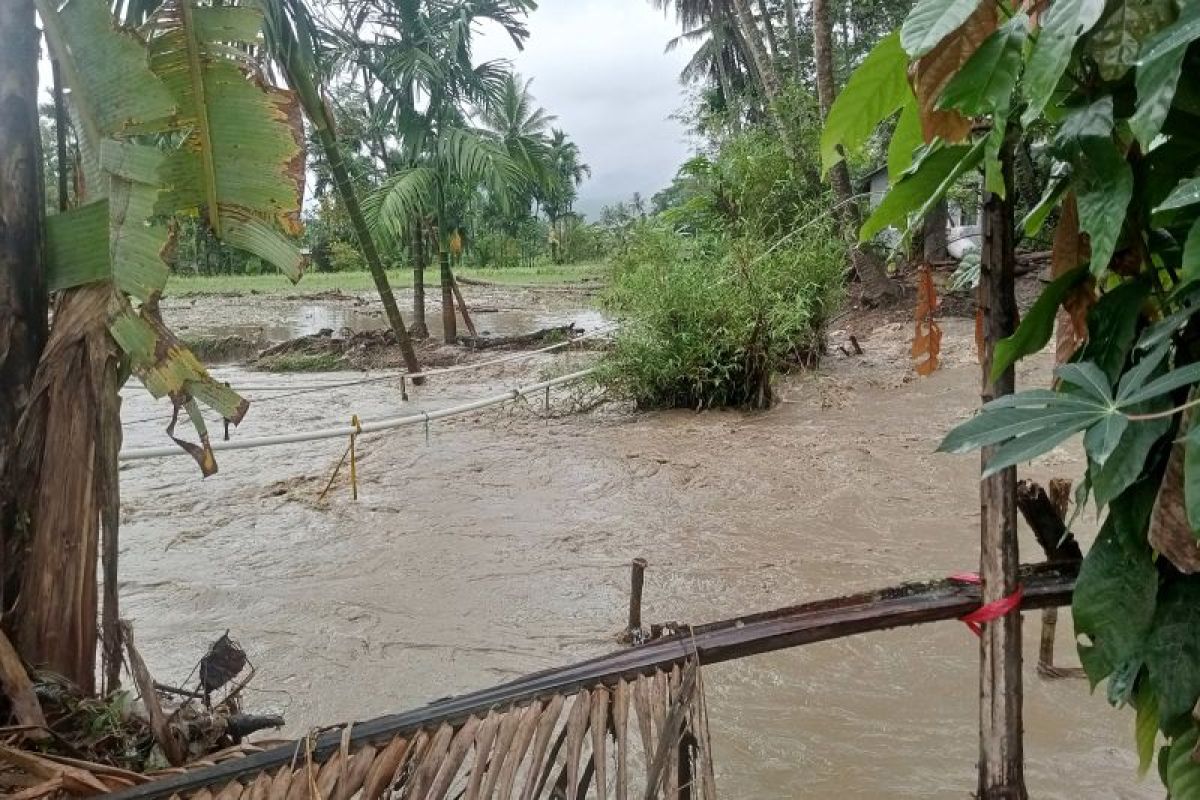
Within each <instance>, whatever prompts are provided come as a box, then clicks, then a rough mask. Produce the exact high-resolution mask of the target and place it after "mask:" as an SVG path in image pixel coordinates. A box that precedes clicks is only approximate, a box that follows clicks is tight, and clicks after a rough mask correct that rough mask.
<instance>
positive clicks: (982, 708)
mask: <svg viewBox="0 0 1200 800" xmlns="http://www.w3.org/2000/svg"><path fill="white" fill-rule="evenodd" d="M1012 152H1013V141H1012V136H1011V135H1009V136H1008V137H1006V139H1005V142H1004V145H1003V146H1002V147H1001V151H1000V161H1001V169H1002V172H1003V177H1004V185H1005V187H1006V192H1005V197H1000V196H999V195H997V194H994V193H992V192H985V199H984V205H983V230H982V234H983V237H982V238H983V243H982V248H983V249H982V253H981V259H980V280H979V312H980V313H981V314H982V315H983V331H984V350H983V359H982V360H983V364H982V366H983V386H982V390H981V392H980V394H981V396H982V400H983V402H984V403H987V402H989V401H991V400H993V399H995V398H997V397H1000V396H1001V395H1006V394H1012V392H1013V391H1014V389H1015V386H1016V376H1015V372H1014V370H1013V369H1012V368H1011V367H1010V368H1009V369H1007V370H1005V371H1004V373H1003V374H1001V375H999V376H998V377H997V378H996V379H995V380H993V379H992V360H993V358H994V357H995V349H996V343H997V342H999V341H1000V340H1001V339H1004V338H1005V337H1007V336H1009V335H1011V334H1012V332H1013V331H1014V330H1015V328H1016V322H1017V302H1016V290H1015V284H1014V267H1015V257H1014V249H1013V245H1014V243H1013V206H1012V195H1013V191H1012V185H1013V182H1012ZM994 451H995V448H992V447H988V448H984V450H983V463H984V464H985V465H986V464H987V462H988V461H989V460H990V459H991V457H992V454H993V453H994ZM979 516H980V554H979V574H980V576H981V577H982V579H983V602H984V603H993V602H996V601H998V600H1001V599H1003V598H1005V597H1008V596H1010V595H1012V594H1013V593H1014V592H1016V591H1017V588H1018V583H1017V568H1018V566H1019V565H1020V559H1019V553H1018V549H1017V471H1016V469H1015V468H1011V467H1010V468H1009V469H1005V470H1002V471H1001V472H999V473H997V474H996V475H993V476H991V477H990V478H987V479H986V480H984V481H983V482H982V484H981V486H980V515H979ZM979 655H980V664H979V786H978V792H977V796H978V797H980V798H981V799H982V800H1024V799H1025V798H1026V797H1028V793H1027V792H1026V789H1025V774H1024V752H1023V747H1022V734H1023V723H1022V719H1021V711H1022V708H1021V707H1022V687H1021V614H1020V612H1019V611H1014V612H1013V613H1011V614H1008V615H1006V616H1004V617H1003V618H1001V619H998V620H996V621H994V622H988V623H985V624H984V626H983V634H982V636H981V637H980V647H979Z"/></svg>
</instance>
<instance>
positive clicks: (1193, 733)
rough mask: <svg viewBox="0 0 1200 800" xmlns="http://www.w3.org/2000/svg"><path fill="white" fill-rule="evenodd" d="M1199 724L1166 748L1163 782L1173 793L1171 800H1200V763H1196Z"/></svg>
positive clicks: (1191, 727) (1192, 725) (1189, 728)
mask: <svg viewBox="0 0 1200 800" xmlns="http://www.w3.org/2000/svg"><path fill="white" fill-rule="evenodd" d="M1196 724H1197V723H1192V724H1191V725H1189V726H1188V729H1187V731H1186V732H1185V733H1184V734H1183V735H1182V736H1179V737H1178V738H1176V739H1175V740H1174V741H1172V742H1171V746H1170V747H1169V748H1164V752H1165V756H1166V765H1165V769H1164V770H1163V772H1164V773H1165V776H1164V779H1163V782H1164V783H1165V784H1166V785H1167V791H1169V792H1170V793H1171V797H1170V800H1200V762H1197V761H1196V750H1197V748H1200V730H1198V729H1197V728H1196Z"/></svg>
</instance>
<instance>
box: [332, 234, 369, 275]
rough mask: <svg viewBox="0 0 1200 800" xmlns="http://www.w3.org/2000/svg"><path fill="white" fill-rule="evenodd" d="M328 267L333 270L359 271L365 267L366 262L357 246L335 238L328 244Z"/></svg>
mask: <svg viewBox="0 0 1200 800" xmlns="http://www.w3.org/2000/svg"><path fill="white" fill-rule="evenodd" d="M329 268H330V269H331V270H333V271H334V272H360V271H362V270H364V269H366V268H367V262H366V259H364V258H363V256H362V253H360V252H359V250H358V248H357V247H355V246H354V245H352V244H349V243H348V242H343V241H340V240H335V241H334V242H332V243H331V244H330V245H329Z"/></svg>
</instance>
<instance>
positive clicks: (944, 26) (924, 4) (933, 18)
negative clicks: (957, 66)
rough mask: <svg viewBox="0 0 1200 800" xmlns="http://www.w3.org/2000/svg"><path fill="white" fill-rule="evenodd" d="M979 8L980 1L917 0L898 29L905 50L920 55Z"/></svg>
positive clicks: (914, 56)
mask: <svg viewBox="0 0 1200 800" xmlns="http://www.w3.org/2000/svg"><path fill="white" fill-rule="evenodd" d="M978 7H979V0H918V2H917V4H916V5H915V6H913V9H912V11H910V12H909V13H908V17H907V18H905V20H904V25H903V26H902V27H901V28H900V42H901V44H902V45H903V47H904V52H906V53H908V55H909V56H911V57H912V58H920V57H921V56H923V55H925V54H926V53H928V52H929V51H930V50H932V49H933V48H934V47H936V46H937V45H938V43H939V42H941V41H942V40H943V39H945V38H946V37H947V36H949V35H950V34H951V33H953V32H954V31H955V29H957V28H958V27H959V26H961V25H962V24H963V23H964V22H966V21H967V18H968V17H970V16H971V14H973V13H974V12H975V10H976V9H977V8H978Z"/></svg>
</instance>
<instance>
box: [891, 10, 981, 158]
mask: <svg viewBox="0 0 1200 800" xmlns="http://www.w3.org/2000/svg"><path fill="white" fill-rule="evenodd" d="M996 9H997V5H996V4H995V3H990V2H988V3H981V4H980V5H979V8H978V9H976V10H975V13H973V14H972V15H971V16H970V17H968V18H967V21H966V22H964V23H963V24H962V26H961V27H959V28H958V29H956V30H955V31H954V32H953V33H951V34H950V35H949V36H947V37H946V38H945V39H943V40H942V41H941V42H939V43H938V45H937V47H935V48H933V49H932V50H930V51H929V52H928V53H927V54H925V55H924V56H921V58H919V59H917V60H916V61H914V62H913V63H912V65H910V66H909V68H908V81H909V83H910V84H911V85H912V89H913V94H915V95H916V97H917V108H918V109H919V111H920V114H921V132H922V133H923V134H924V136H925V141H926V142H931V141H933V140H934V138H935V137H938V136H940V137H941V138H943V139H945V140H946V141H948V142H961V141H962V140H963V139H966V138H967V135H968V134H970V132H971V121H970V120H969V119H967V118H966V117H964V116H963V115H962V114H960V113H958V112H957V111H954V110H941V109H938V108H937V102H938V98H940V97H941V95H942V90H943V89H945V88H946V84H948V83H949V82H950V79H951V78H952V77H954V75H955V74H956V73H957V72H958V70H959V68H960V67H961V66H962V65H963V64H965V63H966V61H967V59H968V58H970V57H971V54H972V53H974V52H975V51H976V50H977V49H979V45H981V44H982V43H983V40H984V39H986V38H987V37H988V36H990V35H991V34H992V32H993V31H994V30H996V26H997V24H998V20H999V16H998V14H997V11H996Z"/></svg>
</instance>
